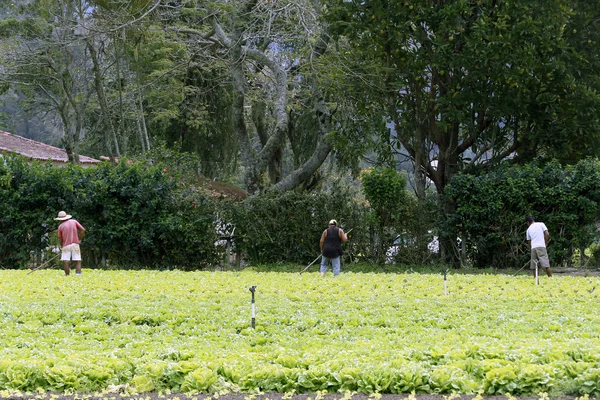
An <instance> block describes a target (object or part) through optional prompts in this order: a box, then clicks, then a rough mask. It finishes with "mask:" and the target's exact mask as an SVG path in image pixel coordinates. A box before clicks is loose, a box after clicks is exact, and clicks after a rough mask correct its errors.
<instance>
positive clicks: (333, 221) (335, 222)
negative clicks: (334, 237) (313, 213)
mask: <svg viewBox="0 0 600 400" xmlns="http://www.w3.org/2000/svg"><path fill="white" fill-rule="evenodd" d="M329 225H336V226H337V221H336V220H335V219H332V220H331V221H329Z"/></svg>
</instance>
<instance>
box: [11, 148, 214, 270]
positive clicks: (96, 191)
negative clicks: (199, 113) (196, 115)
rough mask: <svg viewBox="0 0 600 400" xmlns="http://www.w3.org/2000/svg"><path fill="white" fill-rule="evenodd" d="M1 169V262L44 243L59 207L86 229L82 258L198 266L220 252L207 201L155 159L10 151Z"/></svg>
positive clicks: (25, 255)
mask: <svg viewBox="0 0 600 400" xmlns="http://www.w3.org/2000/svg"><path fill="white" fill-rule="evenodd" d="M4 170H8V171H10V179H3V180H2V181H3V182H8V184H4V185H0V202H1V203H2V204H5V205H6V206H5V209H4V210H3V213H2V215H0V232H2V233H4V235H0V259H1V260H2V264H3V265H4V266H6V267H11V268H18V267H23V266H25V265H27V263H28V262H29V261H30V259H31V256H32V254H39V253H40V250H41V249H43V248H45V247H46V246H48V244H49V242H50V238H51V237H52V235H51V234H53V233H54V232H55V231H56V228H57V226H58V223H57V222H56V221H55V220H54V217H55V216H56V214H57V213H58V211H59V210H65V211H67V212H68V213H70V214H72V215H73V217H74V218H75V219H77V220H79V221H80V222H81V224H82V225H83V226H84V227H85V228H86V237H85V240H84V241H83V242H82V251H83V252H84V257H85V259H86V260H89V261H88V262H90V261H91V262H92V263H93V262H94V261H95V264H99V263H100V262H101V260H104V261H105V260H110V261H112V262H113V263H116V264H117V265H119V266H124V265H143V266H145V267H151V268H152V267H159V266H160V267H182V268H198V267H201V266H203V265H206V264H209V263H213V262H215V260H217V259H219V257H217V254H216V249H215V247H214V242H215V240H216V239H217V233H216V231H215V207H214V201H213V200H212V199H211V198H209V197H208V196H207V195H206V194H204V192H202V191H199V190H197V189H195V188H194V187H191V186H188V185H180V184H179V183H178V179H177V176H173V175H170V174H168V173H167V172H168V171H166V170H165V169H163V168H161V167H160V166H155V167H148V166H147V165H146V164H142V163H134V164H132V165H128V164H125V163H122V164H119V165H117V166H112V165H110V164H108V163H105V164H100V165H99V166H98V167H95V168H88V169H84V168H81V167H79V166H72V165H68V166H64V167H60V168H59V167H55V166H53V165H51V164H40V163H32V164H28V163H27V162H25V161H24V160H23V159H21V158H18V157H15V158H13V157H10V158H7V159H6V165H5V166H4ZM2 174H3V175H2ZM0 175H1V176H6V175H7V173H6V172H5V171H0ZM104 264H105V265H106V263H104Z"/></svg>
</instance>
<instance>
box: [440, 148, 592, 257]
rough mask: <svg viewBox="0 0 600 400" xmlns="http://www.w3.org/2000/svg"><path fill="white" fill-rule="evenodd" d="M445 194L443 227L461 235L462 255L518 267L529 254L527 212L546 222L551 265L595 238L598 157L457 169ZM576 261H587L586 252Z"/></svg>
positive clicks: (587, 244)
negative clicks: (448, 209) (476, 171)
mask: <svg viewBox="0 0 600 400" xmlns="http://www.w3.org/2000/svg"><path fill="white" fill-rule="evenodd" d="M445 196H446V200H447V201H448V203H449V204H451V205H452V208H453V209H454V212H452V213H450V214H448V215H447V219H446V220H445V223H444V226H443V228H442V231H443V233H445V234H446V235H449V236H452V237H460V238H461V239H462V243H461V246H464V253H463V254H464V255H465V256H466V260H467V261H468V262H469V263H471V264H473V265H475V266H476V267H497V268H506V267H516V268H520V267H521V266H523V264H525V263H526V262H527V261H528V260H529V257H530V255H529V248H528V245H527V242H526V240H525V233H526V230H527V225H526V223H525V216H527V215H532V216H533V217H534V218H535V220H536V221H541V222H544V223H545V224H546V226H547V227H548V230H549V232H550V238H551V242H550V244H549V246H548V252H549V256H550V260H551V264H553V265H555V266H556V265H569V266H570V265H571V263H572V260H573V259H574V254H576V253H580V254H584V255H585V249H586V248H588V247H589V246H590V245H592V244H593V243H595V242H598V240H599V239H600V236H599V232H598V229H597V227H596V223H597V222H598V221H600V162H599V161H598V160H595V159H587V160H583V161H580V162H579V163H577V164H576V165H574V166H561V165H560V164H558V163H556V162H552V163H548V164H546V165H543V166H537V165H526V166H523V167H522V166H514V167H504V168H499V169H497V170H495V171H492V172H490V173H488V174H485V175H480V176H474V175H467V174H462V175H458V176H456V177H455V179H453V180H452V182H451V184H450V186H449V187H447V188H446V191H445ZM460 250H463V249H462V248H461V249H460ZM581 261H582V264H584V265H585V264H586V263H587V262H588V260H586V259H585V257H584V258H582V259H581Z"/></svg>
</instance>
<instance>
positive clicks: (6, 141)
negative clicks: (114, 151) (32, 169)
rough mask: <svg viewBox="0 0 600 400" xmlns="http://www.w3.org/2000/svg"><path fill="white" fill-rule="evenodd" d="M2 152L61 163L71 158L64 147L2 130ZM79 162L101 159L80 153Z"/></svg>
mask: <svg viewBox="0 0 600 400" xmlns="http://www.w3.org/2000/svg"><path fill="white" fill-rule="evenodd" d="M0 152H3V153H16V154H19V155H22V156H24V157H27V158H30V159H32V160H43V161H46V160H51V161H54V162H59V163H66V162H68V160H69V159H68V157H67V152H66V151H65V150H63V149H59V148H58V147H54V146H50V145H47V144H45V143H42V142H37V141H35V140H31V139H27V138H24V137H22V136H18V135H13V134H10V133H8V132H2V131H0ZM79 162H80V163H81V164H97V163H99V162H100V161H99V160H96V159H94V158H91V157H86V156H81V155H80V156H79Z"/></svg>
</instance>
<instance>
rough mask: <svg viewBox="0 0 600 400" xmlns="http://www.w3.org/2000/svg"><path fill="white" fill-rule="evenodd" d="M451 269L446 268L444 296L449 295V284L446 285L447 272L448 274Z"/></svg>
mask: <svg viewBox="0 0 600 400" xmlns="http://www.w3.org/2000/svg"><path fill="white" fill-rule="evenodd" d="M448 271H450V270H449V269H445V270H444V296H448V286H447V285H446V274H448Z"/></svg>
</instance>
